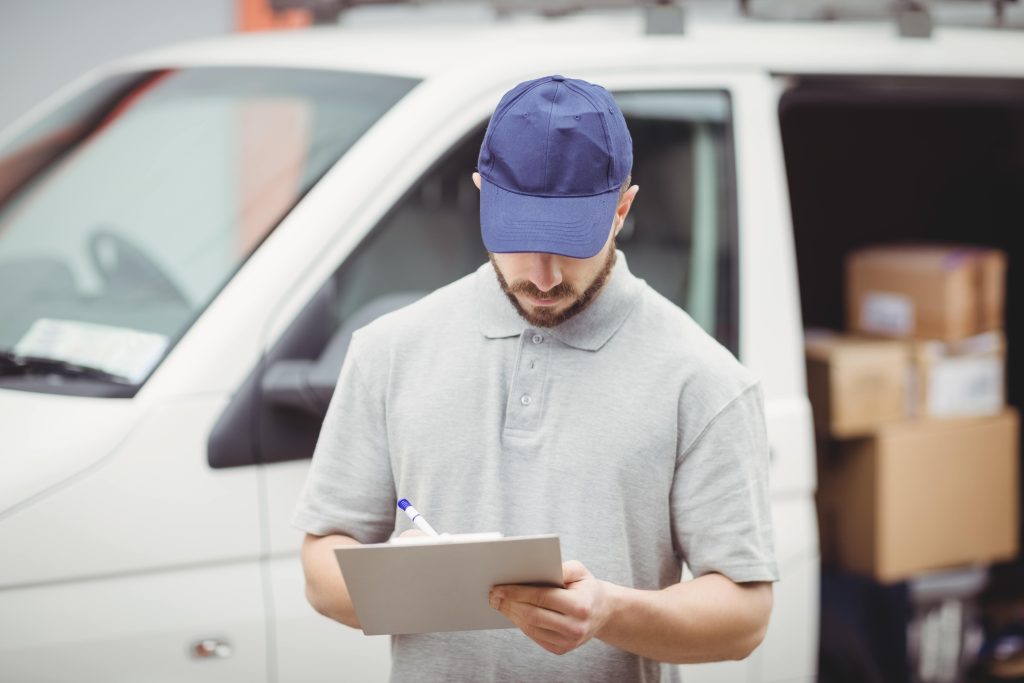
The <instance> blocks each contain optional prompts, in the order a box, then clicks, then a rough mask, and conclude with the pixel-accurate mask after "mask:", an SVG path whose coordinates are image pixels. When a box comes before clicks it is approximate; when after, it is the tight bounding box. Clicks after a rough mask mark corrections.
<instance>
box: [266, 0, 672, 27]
mask: <svg viewBox="0 0 1024 683" xmlns="http://www.w3.org/2000/svg"><path fill="white" fill-rule="evenodd" d="M441 4H443V5H455V4H465V5H483V6H488V5H489V6H490V7H491V8H492V9H493V10H494V12H495V14H496V15H497V16H499V17H507V16H510V15H514V14H540V15H542V16H546V17H559V16H565V15H569V14H576V13H580V12H587V11H595V10H609V9H643V10H644V11H645V14H646V31H647V33H651V34H681V33H683V28H684V26H685V17H684V12H683V0H489V1H488V0H484V2H481V1H480V0H454V1H453V0H442V1H441V2H436V1H434V0H270V7H271V9H272V10H273V11H274V12H282V11H284V10H292V9H302V10H306V11H308V12H310V14H311V16H312V19H313V23H314V24H336V23H338V18H339V17H340V16H341V15H342V14H343V13H344V12H346V11H348V10H351V9H355V8H356V7H364V6H369V5H377V6H380V5H408V6H427V5H441Z"/></svg>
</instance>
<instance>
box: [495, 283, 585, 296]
mask: <svg viewBox="0 0 1024 683" xmlns="http://www.w3.org/2000/svg"><path fill="white" fill-rule="evenodd" d="M508 291H509V292H511V293H513V294H525V295H526V296H530V297H533V298H535V299H564V298H566V297H570V296H576V289H575V288H574V287H573V286H572V285H570V284H569V283H568V282H559V283H558V284H557V285H555V286H554V287H552V288H551V289H549V290H548V291H546V292H542V291H541V290H540V289H539V288H538V287H537V285H535V284H533V283H532V282H530V281H529V280H518V281H516V282H513V283H512V284H510V285H509V286H508Z"/></svg>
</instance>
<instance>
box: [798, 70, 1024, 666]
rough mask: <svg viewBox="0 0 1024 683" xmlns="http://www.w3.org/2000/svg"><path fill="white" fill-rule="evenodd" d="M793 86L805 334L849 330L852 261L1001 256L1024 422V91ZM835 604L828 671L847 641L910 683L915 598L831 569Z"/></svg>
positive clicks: (1005, 575) (990, 83)
mask: <svg viewBox="0 0 1024 683" xmlns="http://www.w3.org/2000/svg"><path fill="white" fill-rule="evenodd" d="M788 85H789V87H788V89H787V90H786V92H785V94H784V95H783V96H782V98H781V100H780V105H779V116H780V121H781V131H782V141H783V148H784V154H785V160H786V171H787V175H788V181H789V193H790V198H791V205H792V212H793V216H792V218H793V227H794V234H795V242H796V255H797V264H798V273H799V284H800V298H801V302H802V308H803V320H804V325H805V327H807V328H811V327H824V328H830V329H835V330H841V329H843V327H844V321H845V320H846V311H845V297H844V296H843V272H844V268H843V262H844V257H845V255H846V254H848V253H849V252H850V251H851V250H853V249H856V248H859V247H862V246H867V245H879V244H893V243H921V242H929V243H933V242H940V243H956V244H965V245H979V246H990V247H997V248H999V249H1002V250H1004V251H1005V252H1006V255H1007V263H1008V267H1007V283H1006V304H1005V305H1006V308H1005V334H1006V340H1007V393H1008V397H1007V398H1008V402H1009V403H1010V405H1013V406H1016V407H1017V408H1018V410H1019V409H1020V408H1022V406H1024V356H1022V354H1024V328H1022V325H1024V322H1022V318H1021V315H1020V314H1021V312H1022V311H1021V307H1022V305H1024V300H1022V297H1021V291H1022V277H1021V271H1020V268H1021V265H1022V263H1024V240H1021V239H1020V233H1021V230H1022V228H1024V201H1022V199H1024V84H1022V83H1020V82H1009V81H1000V80H995V79H992V80H984V79H977V78H971V79H969V81H968V80H967V79H878V78H871V79H868V78H826V77H815V78H794V79H792V80H790V82H789V84H788ZM1018 485H1019V484H1018ZM822 590H823V600H822V651H823V658H824V657H825V656H826V653H827V652H828V650H829V648H830V647H831V645H830V643H833V644H834V643H836V642H839V641H843V642H845V644H846V645H845V650H844V654H843V655H842V656H843V657H845V658H847V659H850V658H857V657H858V656H859V657H860V659H859V661H861V663H862V665H861V668H860V669H859V673H858V674H856V675H857V676H860V677H859V678H857V680H885V681H889V680H909V676H908V674H909V672H908V671H906V666H907V665H906V661H907V658H906V647H907V642H906V629H903V632H902V633H901V632H899V630H898V629H893V626H892V624H894V623H895V624H901V623H904V622H905V621H906V619H905V616H904V615H905V614H906V613H907V611H908V609H909V608H910V606H909V604H908V600H909V597H908V591H907V588H906V586H889V587H882V586H877V585H871V584H869V583H868V582H866V581H858V580H856V579H855V578H853V577H843V576H836V575H831V574H830V573H829V571H828V570H827V569H826V568H823V573H822ZM1022 591H1024V563H1022V562H1021V561H1020V559H1019V558H1018V559H1017V561H1015V562H1010V563H1006V564H1004V565H998V566H996V567H994V568H993V571H992V576H991V581H990V583H989V586H988V588H986V594H987V595H989V596H994V595H998V594H1003V595H1004V596H1005V595H1006V594H1011V595H1012V594H1015V593H1016V594H1019V592H1022ZM985 597H986V596H985V595H983V596H982V599H983V600H984V599H985ZM894 615H895V616H896V617H897V618H896V619H895V620H894V619H893V616H894ZM858 652H859V655H858V654H856V653H858ZM846 666H847V667H849V666H850V664H849V662H847V663H846ZM837 675H838V676H839V678H837V680H844V679H843V678H842V677H841V674H837ZM847 675H851V674H850V673H849V671H848V672H847ZM822 676H823V679H822V680H825V679H826V678H827V676H828V672H827V671H826V670H825V663H824V661H823V670H822ZM829 680H836V679H831V678H830V679H829ZM845 680H853V679H852V678H847V679H845Z"/></svg>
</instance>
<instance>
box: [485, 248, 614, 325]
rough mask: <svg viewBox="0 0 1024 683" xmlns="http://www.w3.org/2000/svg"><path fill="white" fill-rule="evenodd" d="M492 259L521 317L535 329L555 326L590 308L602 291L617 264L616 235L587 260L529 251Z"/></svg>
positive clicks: (502, 286) (509, 297)
mask: <svg viewBox="0 0 1024 683" xmlns="http://www.w3.org/2000/svg"><path fill="white" fill-rule="evenodd" d="M488 256H489V257H490V259H491V264H493V266H494V271H495V272H496V273H497V274H498V282H500V283H501V288H502V289H503V290H504V291H505V295H506V296H508V299H509V301H511V302H512V305H513V306H514V307H515V309H516V310H517V311H519V315H520V316H522V317H523V319H524V320H526V322H528V323H529V324H530V325H533V326H535V327H554V326H555V325H559V324H561V323H563V322H565V321H566V320H568V319H569V318H572V317H573V316H575V315H577V314H578V313H580V312H581V311H583V310H584V309H586V307H587V306H589V305H590V302H591V301H593V300H594V298H595V297H596V296H597V294H598V293H599V292H600V291H601V288H602V287H603V286H604V284H605V282H606V281H607V280H608V277H609V276H610V275H611V271H612V267H613V266H614V265H615V235H614V233H611V234H610V235H609V238H608V242H607V243H606V244H605V245H604V248H603V249H601V251H600V252H598V253H597V254H596V255H594V256H592V257H590V258H586V259H576V258H570V257H568V256H558V255H555V254H541V253H528V252H523V253H513V254H488Z"/></svg>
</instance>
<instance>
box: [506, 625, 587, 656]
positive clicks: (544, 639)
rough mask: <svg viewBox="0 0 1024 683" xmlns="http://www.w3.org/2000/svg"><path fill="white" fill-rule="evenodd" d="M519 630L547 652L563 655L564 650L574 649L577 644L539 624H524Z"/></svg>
mask: <svg viewBox="0 0 1024 683" xmlns="http://www.w3.org/2000/svg"><path fill="white" fill-rule="evenodd" d="M519 630H520V631H522V632H523V634H524V635H526V637H527V638H529V639H530V640H532V641H533V642H535V643H537V644H538V645H540V646H541V647H542V648H544V649H545V650H547V651H548V652H552V653H554V654H556V655H564V654H565V653H566V652H570V651H571V650H575V649H576V647H577V644H576V643H574V642H572V641H571V640H569V639H567V638H566V637H565V636H563V635H561V634H558V633H555V632H554V631H548V630H547V629H543V628H540V627H539V626H531V625H530V624H525V625H523V626H520V627H519Z"/></svg>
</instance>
